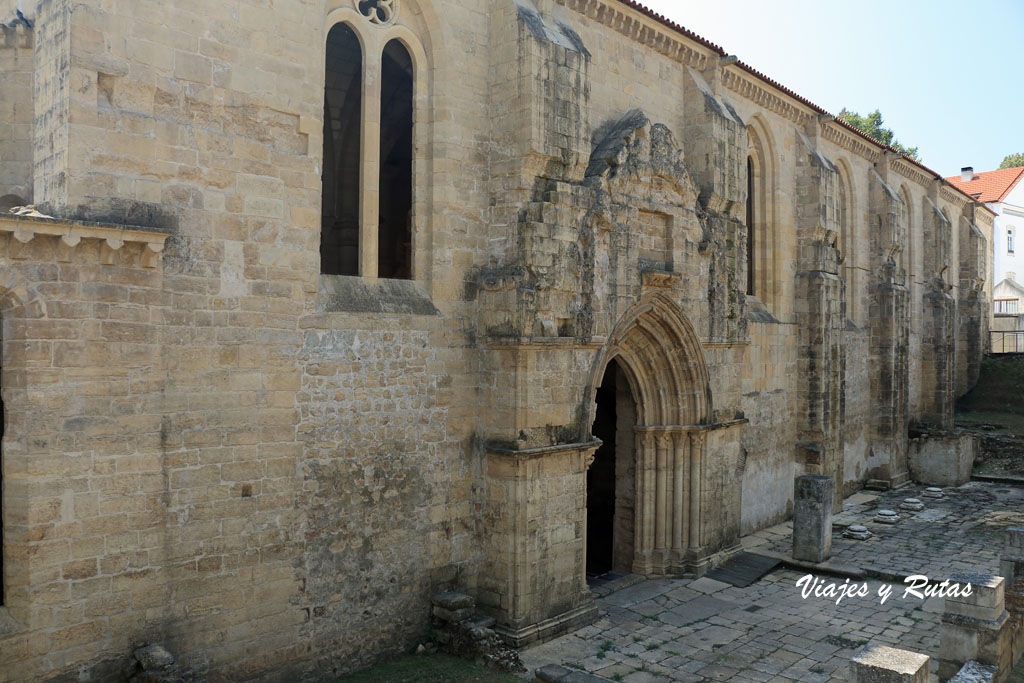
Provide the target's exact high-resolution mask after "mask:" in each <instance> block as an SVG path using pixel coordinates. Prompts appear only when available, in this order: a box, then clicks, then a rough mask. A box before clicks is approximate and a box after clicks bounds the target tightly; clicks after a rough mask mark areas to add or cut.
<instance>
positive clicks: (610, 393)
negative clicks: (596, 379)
mask: <svg viewBox="0 0 1024 683" xmlns="http://www.w3.org/2000/svg"><path fill="white" fill-rule="evenodd" d="M618 374H619V373H618V365H617V364H616V362H615V361H614V360H613V361H611V362H610V363H609V364H608V367H607V369H606V370H605V373H604V378H603V379H602V380H601V386H600V387H598V388H597V412H596V413H595V415H594V426H593V428H592V431H593V434H594V436H596V437H597V438H598V439H600V440H601V441H602V444H601V447H600V448H598V449H597V452H596V453H595V454H594V462H593V464H591V465H590V469H589V470H587V578H588V580H591V579H595V578H598V577H600V576H601V575H602V574H606V573H608V572H610V571H611V570H612V568H613V566H614V549H615V545H614V538H615V533H614V529H615V436H616V422H617V421H618V420H617V415H616V402H617V401H616V393H617V392H616V379H617V375H618Z"/></svg>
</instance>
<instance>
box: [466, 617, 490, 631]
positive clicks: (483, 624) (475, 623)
mask: <svg viewBox="0 0 1024 683" xmlns="http://www.w3.org/2000/svg"><path fill="white" fill-rule="evenodd" d="M467 623H468V625H469V626H470V627H472V628H494V624H495V623H497V622H496V621H495V620H494V617H489V616H487V615H486V614H474V615H473V616H472V617H470V618H469V621H468V622H467Z"/></svg>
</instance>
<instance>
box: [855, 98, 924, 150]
mask: <svg viewBox="0 0 1024 683" xmlns="http://www.w3.org/2000/svg"><path fill="white" fill-rule="evenodd" d="M836 118H838V119H840V120H842V121H845V122H846V123H848V124H850V125H851V126H853V127H854V128H856V129H857V130H859V131H860V132H862V133H865V134H867V135H870V136H871V137H873V138H874V139H876V140H878V141H879V142H881V143H883V144H886V145H889V146H890V147H892V148H893V149H895V150H896V151H897V152H900V153H902V154H906V155H907V156H908V157H910V158H911V159H913V160H914V161H920V160H921V158H920V157H919V156H918V155H917V147H904V146H903V145H901V144H900V143H899V141H898V140H897V139H896V134H895V133H893V132H892V130H890V129H889V128H886V127H884V126H883V125H882V113H881V112H880V111H878V110H877V109H876V110H874V111H873V112H871V113H870V114H868V115H867V116H861V115H860V114H858V113H857V112H855V111H850V110H849V109H847V108H846V107H843V110H842V111H841V112H839V116H837V117H836Z"/></svg>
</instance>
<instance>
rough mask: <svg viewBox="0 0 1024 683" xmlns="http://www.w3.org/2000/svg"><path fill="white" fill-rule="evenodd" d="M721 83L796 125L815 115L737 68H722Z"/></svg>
mask: <svg viewBox="0 0 1024 683" xmlns="http://www.w3.org/2000/svg"><path fill="white" fill-rule="evenodd" d="M722 85H724V86H725V87H726V88H728V89H729V90H732V91H733V92H734V93H736V94H737V95H740V96H741V97H745V98H747V99H748V100H750V101H751V102H753V103H754V104H757V105H760V106H762V107H764V108H765V109H768V110H769V111H773V112H775V113H776V114H779V115H780V116H783V117H785V118H787V119H789V120H790V121H792V122H793V123H795V124H797V125H798V126H804V125H806V124H807V122H808V121H810V120H811V118H812V117H814V116H815V115H814V114H812V113H811V112H809V111H806V110H805V109H804V108H802V107H799V106H797V105H795V104H793V103H792V102H790V101H789V100H788V99H786V98H784V97H782V96H781V95H779V94H778V93H776V92H773V91H772V90H770V89H768V88H765V87H764V86H762V85H760V84H759V83H757V82H756V81H755V80H754V79H752V78H748V77H747V76H745V75H744V72H742V71H740V70H739V69H737V68H726V69H723V70H722Z"/></svg>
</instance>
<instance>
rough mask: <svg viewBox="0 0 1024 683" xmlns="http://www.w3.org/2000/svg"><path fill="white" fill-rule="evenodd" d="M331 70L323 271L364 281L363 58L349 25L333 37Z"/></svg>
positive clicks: (336, 29) (328, 70) (327, 91)
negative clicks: (361, 267)
mask: <svg viewBox="0 0 1024 683" xmlns="http://www.w3.org/2000/svg"><path fill="white" fill-rule="evenodd" d="M326 67H327V68H326V74H325V83H324V162H323V164H324V168H323V205H322V209H321V214H320V220H321V223H320V271H321V272H323V273H328V274H332V275H358V274H359V193H360V192H359V191H360V184H359V177H360V168H359V167H360V164H361V154H360V140H361V137H360V136H361V134H362V130H361V123H362V86H363V55H362V49H361V48H360V46H359V39H358V38H356V35H355V33H353V31H352V29H351V28H349V27H348V26H346V25H345V24H337V25H335V26H334V27H333V28H332V29H331V31H330V33H329V34H328V35H327V64H326Z"/></svg>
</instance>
